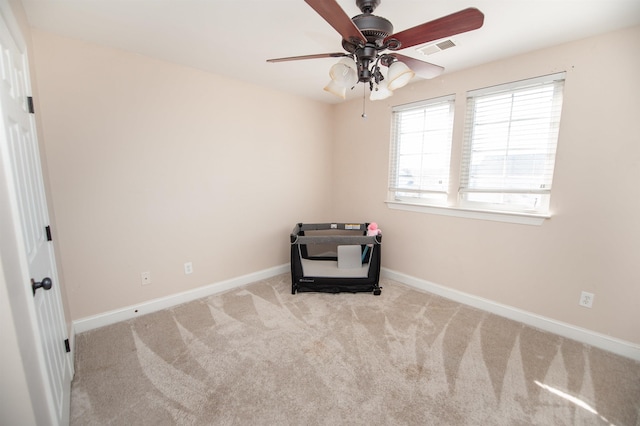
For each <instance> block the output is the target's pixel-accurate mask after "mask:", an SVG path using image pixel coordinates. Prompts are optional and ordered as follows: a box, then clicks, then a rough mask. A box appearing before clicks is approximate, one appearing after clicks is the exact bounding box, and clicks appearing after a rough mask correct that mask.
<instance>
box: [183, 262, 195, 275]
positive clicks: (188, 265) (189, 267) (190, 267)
mask: <svg viewBox="0 0 640 426" xmlns="http://www.w3.org/2000/svg"><path fill="white" fill-rule="evenodd" d="M192 273H193V263H191V262H187V263H185V264H184V274H185V275H189V274H192Z"/></svg>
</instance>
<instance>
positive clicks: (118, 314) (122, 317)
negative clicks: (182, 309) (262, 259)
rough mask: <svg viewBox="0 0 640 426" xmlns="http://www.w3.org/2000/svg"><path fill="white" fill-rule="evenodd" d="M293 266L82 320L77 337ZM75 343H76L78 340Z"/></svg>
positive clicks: (76, 323) (76, 327)
mask: <svg viewBox="0 0 640 426" xmlns="http://www.w3.org/2000/svg"><path fill="white" fill-rule="evenodd" d="M290 270H291V269H290V266H289V264H285V265H280V266H275V267H273V268H268V269H264V270H262V271H258V272H254V273H251V274H247V275H242V276H240V277H236V278H232V279H229V280H225V281H220V282H217V283H213V284H209V285H206V286H203V287H198V288H194V289H192V290H188V291H185V292H182V293H177V294H172V295H171V296H166V297H162V298H159V299H153V300H149V301H147V302H144V303H141V304H139V305H133V306H127V307H125V308H121V309H116V310H113V311H109V312H105V313H102V314H98V315H94V316H91V317H86V318H81V319H79V320H76V321H73V327H72V330H73V332H74V333H82V332H84V331H88V330H93V329H95V328H100V327H104V326H106V325H111V324H115V323H117V322H120V321H126V320H128V319H131V318H136V317H139V316H141V315H146V314H150V313H152V312H156V311H159V310H162V309H167V308H171V307H173V306H177V305H181V304H183V303H187V302H191V301H193V300H196V299H200V298H203V297H207V296H211V295H212V294H216V293H221V292H223V291H227V290H231V289H233V288H236V287H240V286H243V285H246V284H250V283H252V282H255V281H260V280H264V279H267V278H271V277H275V276H276V275H281V274H284V273H286V272H289V271H290ZM74 340H75V339H74Z"/></svg>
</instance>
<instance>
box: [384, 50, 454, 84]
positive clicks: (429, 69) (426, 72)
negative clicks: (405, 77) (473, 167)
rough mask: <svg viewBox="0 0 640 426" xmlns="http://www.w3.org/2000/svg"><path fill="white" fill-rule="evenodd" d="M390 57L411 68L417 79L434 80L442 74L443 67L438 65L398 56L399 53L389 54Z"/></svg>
mask: <svg viewBox="0 0 640 426" xmlns="http://www.w3.org/2000/svg"><path fill="white" fill-rule="evenodd" d="M391 56H395V57H396V59H397V60H399V61H400V62H404V63H405V65H406V66H408V67H409V68H411V70H412V71H413V72H415V73H416V75H417V76H418V77H422V78H434V77H437V76H439V75H440V74H442V72H443V71H444V67H441V66H440V65H435V64H432V63H429V62H425V61H421V60H420V59H416V58H412V57H410V56H405V55H400V54H399V53H391Z"/></svg>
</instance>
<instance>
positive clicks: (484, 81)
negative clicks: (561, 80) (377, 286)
mask: <svg viewBox="0 0 640 426" xmlns="http://www.w3.org/2000/svg"><path fill="white" fill-rule="evenodd" d="M638 51H640V27H636V28H633V29H629V30H625V31H620V32H615V33H611V34H607V35H603V36H600V37H595V38H590V39H586V40H583V41H579V42H575V43H571V44H566V45H562V46H557V47H554V48H550V49H545V50H542V51H537V52H534V53H530V54H527V55H523V56H518V57H514V58H511V59H508V60H504V61H499V62H494V63H490V64H486V65H483V66H480V67H476V68H473V69H469V70H465V71H462V72H458V73H452V74H448V75H444V76H442V77H441V78H438V79H435V80H430V81H424V82H419V83H416V84H413V85H411V86H409V87H405V88H404V89H400V90H398V91H397V93H396V94H395V95H394V96H393V97H391V98H389V99H388V100H385V101H379V102H376V103H371V102H368V103H367V109H368V111H367V115H368V119H367V120H362V119H361V118H360V114H361V113H362V111H361V110H362V102H361V101H354V102H351V103H345V104H341V105H339V106H338V107H337V108H336V109H335V111H334V120H335V123H336V128H337V129H338V131H337V135H336V142H335V144H336V145H335V152H334V188H336V191H335V193H334V205H335V206H336V213H337V216H338V217H343V218H353V217H355V218H357V219H359V220H368V221H377V222H378V223H379V225H380V227H381V228H382V229H383V232H384V235H385V237H384V244H383V266H385V267H387V268H390V269H392V270H395V271H398V272H402V273H405V274H408V275H411V276H415V277H418V278H421V279H424V280H428V281H431V282H433V283H436V284H440V285H443V286H447V287H449V288H452V289H455V290H460V291H463V292H467V293H470V294H472V295H475V296H478V297H482V298H487V299H490V300H492V301H495V302H498V303H502V304H506V305H510V306H513V307H516V308H520V309H523V310H526V311H529V312H532V313H534V314H538V315H542V316H545V317H549V318H552V319H555V320H559V321H562V322H566V323H570V324H573V325H576V326H578V327H583V328H586V329H590V330H593V331H596V332H599V333H604V334H607V335H610V336H613V337H616V338H620V339H625V340H628V341H631V342H634V343H640V314H638V300H639V298H640V268H639V267H638V264H639V262H640V219H639V218H640V197H639V196H638V194H639V190H638V183H639V182H640V143H639V139H638V135H639V134H640V102H639V101H638V96H639V95H640V78H638V76H640V55H638V54H637V52H638ZM433 60H434V61H436V62H437V57H436V56H434V57H433ZM564 70H566V71H567V76H566V84H565V92H564V93H565V98H564V107H563V116H562V123H561V128H560V137H559V142H558V153H557V159H556V173H555V177H554V186H553V191H552V199H551V209H552V211H553V218H552V219H551V220H548V221H546V222H545V223H544V224H543V225H542V226H528V225H515V224H508V223H499V222H489V221H482V220H473V219H463V218H456V217H446V216H436V215H429V214H422V213H412V212H406V211H397V210H389V209H388V208H387V206H386V205H385V204H384V200H385V198H386V183H387V171H388V151H389V131H390V108H391V106H393V105H399V104H404V103H408V102H413V101H417V100H422V99H429V98H433V97H437V96H441V95H447V94H451V93H455V94H456V98H457V110H456V113H457V117H456V124H455V127H456V129H455V130H454V139H455V141H454V143H455V144H456V146H455V148H454V151H456V152H459V147H460V142H461V137H462V130H461V129H462V127H461V126H462V120H461V119H462V118H463V114H464V97H465V91H467V90H471V89H476V88H481V87H486V86H491V85H495V84H499V83H504V82H509V81H515V80H520V79H524V78H528V77H535V76H538V75H544V74H549V73H554V72H558V71H564ZM354 159H358V161H354ZM582 290H586V291H589V292H592V293H595V299H594V305H593V308H592V309H586V308H582V307H580V306H578V298H579V295H580V292H581V291H582Z"/></svg>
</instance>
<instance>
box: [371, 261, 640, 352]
mask: <svg viewBox="0 0 640 426" xmlns="http://www.w3.org/2000/svg"><path fill="white" fill-rule="evenodd" d="M381 275H382V276H383V277H386V278H389V279H392V280H394V281H398V282H400V283H403V284H406V285H409V286H411V287H415V288H417V289H420V290H424V291H427V292H429V293H433V294H436V295H438V296H442V297H444V298H446V299H450V300H453V301H455V302H458V303H462V304H465V305H469V306H472V307H474V308H478V309H481V310H483V311H486V312H490V313H492V314H496V315H498V316H501V317H504V318H508V319H511V320H514V321H518V322H521V323H523V324H526V325H529V326H531V327H535V328H538V329H540V330H544V331H548V332H550V333H554V334H557V335H559V336H562V337H566V338H569V339H573V340H577V341H578V342H582V343H586V344H588V345H591V346H595V347H597V348H600V349H603V350H606V351H609V352H613V353H615V354H618V355H621V356H624V357H626V358H631V359H633V360H636V361H640V345H637V344H634V343H631V342H628V341H625V340H621V339H616V338H613V337H611V336H607V335H605V334H601V333H596V332H594V331H591V330H587V329H585V328H580V327H576V326H574V325H571V324H567V323H563V322H561V321H556V320H554V319H550V318H546V317H543V316H540V315H536V314H533V313H531V312H527V311H523V310H521V309H518V308H514V307H511V306H507V305H503V304H500V303H497V302H494V301H491V300H489V299H483V298H481V297H477V296H474V295H471V294H469V293H464V292H461V291H458V290H454V289H451V288H448V287H444V286H441V285H438V284H435V283H432V282H429V281H426V280H422V279H419V278H415V277H412V276H410V275H405V274H403V273H400V272H396V271H393V270H391V269H387V268H382V270H381ZM383 294H384V292H383Z"/></svg>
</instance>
